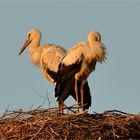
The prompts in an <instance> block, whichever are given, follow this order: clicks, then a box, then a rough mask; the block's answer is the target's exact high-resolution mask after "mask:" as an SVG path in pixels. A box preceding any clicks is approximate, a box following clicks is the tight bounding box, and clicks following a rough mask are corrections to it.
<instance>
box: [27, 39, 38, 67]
mask: <svg viewBox="0 0 140 140" xmlns="http://www.w3.org/2000/svg"><path fill="white" fill-rule="evenodd" d="M29 55H30V58H31V60H32V63H33V64H35V65H39V57H40V42H39V41H38V42H36V41H32V42H31V44H30V48H29Z"/></svg>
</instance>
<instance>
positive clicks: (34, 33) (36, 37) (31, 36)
mask: <svg viewBox="0 0 140 140" xmlns="http://www.w3.org/2000/svg"><path fill="white" fill-rule="evenodd" d="M41 36H42V35H41V32H40V31H39V30H37V29H32V30H31V31H30V32H29V33H28V34H27V39H26V41H25V43H24V45H23V47H22V48H21V50H20V52H19V55H20V54H21V53H22V52H23V51H24V50H25V49H26V48H27V47H28V46H29V44H30V43H31V42H33V41H37V42H40V39H41Z"/></svg>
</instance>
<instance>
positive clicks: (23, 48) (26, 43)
mask: <svg viewBox="0 0 140 140" xmlns="http://www.w3.org/2000/svg"><path fill="white" fill-rule="evenodd" d="M30 43H31V40H30V38H28V39H27V40H26V41H25V43H24V45H23V47H22V48H21V50H20V52H19V54H18V55H21V54H22V52H23V51H24V50H25V49H26V48H27V47H28V45H29V44H30Z"/></svg>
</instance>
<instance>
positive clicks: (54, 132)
mask: <svg viewBox="0 0 140 140" xmlns="http://www.w3.org/2000/svg"><path fill="white" fill-rule="evenodd" d="M49 128H50V130H51V131H52V132H53V133H54V134H55V135H56V136H57V137H58V138H59V139H60V140H62V138H61V137H60V136H59V134H57V133H56V132H55V131H54V130H53V129H52V128H51V127H50V126H49Z"/></svg>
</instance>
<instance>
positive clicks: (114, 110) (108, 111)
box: [104, 109, 133, 115]
mask: <svg viewBox="0 0 140 140" xmlns="http://www.w3.org/2000/svg"><path fill="white" fill-rule="evenodd" d="M112 112H113V113H114V112H117V113H121V114H126V115H133V114H131V113H126V112H123V111H119V110H116V109H113V110H107V111H105V112H104V113H105V114H107V113H112Z"/></svg>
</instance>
